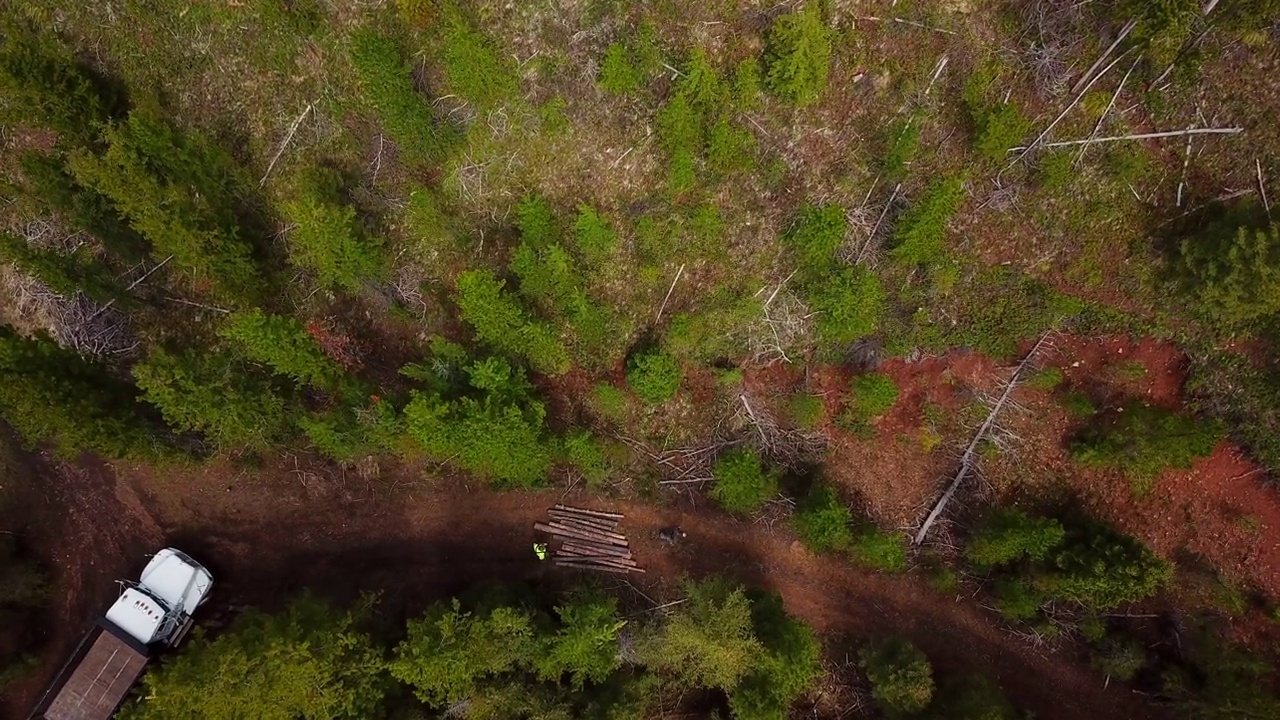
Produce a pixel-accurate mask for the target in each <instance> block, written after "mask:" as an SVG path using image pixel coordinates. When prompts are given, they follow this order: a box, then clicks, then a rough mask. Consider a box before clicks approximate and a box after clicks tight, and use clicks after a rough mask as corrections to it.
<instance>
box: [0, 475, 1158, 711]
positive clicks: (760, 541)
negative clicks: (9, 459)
mask: <svg viewBox="0 0 1280 720" xmlns="http://www.w3.org/2000/svg"><path fill="white" fill-rule="evenodd" d="M35 465H36V466H34V467H33V468H32V469H33V471H35V472H40V473H42V474H44V475H45V476H46V478H47V480H48V482H45V483H43V484H42V485H41V486H40V488H39V489H37V490H33V493H32V496H31V497H29V498H27V502H26V508H25V509H26V511H27V517H28V520H29V522H30V523H31V529H30V531H31V532H32V534H33V536H34V538H35V539H36V540H37V541H38V542H39V543H40V545H41V546H42V547H45V548H49V552H50V553H51V554H52V557H51V558H50V559H51V560H52V561H53V562H52V565H53V567H54V573H55V578H54V582H55V583H56V588H57V591H56V592H55V593H54V598H55V601H54V603H53V607H52V608H51V612H52V613H54V614H56V616H57V617H56V618H50V620H51V623H50V626H51V627H54V628H57V630H56V631H55V632H56V635H55V636H54V637H53V638H51V642H50V643H49V648H48V650H47V654H46V657H45V660H46V662H45V667H46V676H47V674H48V673H51V672H52V671H53V669H54V666H55V665H56V662H57V660H58V658H60V657H61V656H62V655H63V654H64V653H66V652H67V651H68V649H69V647H70V645H71V644H72V643H73V642H74V640H75V637H76V636H77V634H78V633H79V632H80V631H81V630H82V629H83V627H85V625H86V623H88V622H89V621H90V620H91V618H92V617H93V616H94V614H95V613H98V612H100V611H101V609H102V608H103V607H105V606H106V603H108V602H109V600H110V599H111V597H112V593H113V592H114V590H113V583H112V581H113V580H114V579H116V578H118V577H124V576H126V575H127V574H131V573H133V572H135V571H136V569H137V566H139V565H140V561H141V557H142V555H143V554H144V553H146V552H152V551H154V549H155V548H157V547H159V546H160V544H161V543H166V542H167V543H172V544H175V545H178V546H180V547H182V548H184V549H186V550H187V551H189V552H192V553H194V554H195V555H196V556H197V557H199V558H200V559H201V560H203V561H205V562H207V563H208V564H209V565H210V567H211V568H212V569H213V570H214V572H215V574H216V576H217V579H218V587H217V589H216V591H215V596H214V603H213V607H211V608H208V609H207V610H206V611H204V613H203V618H202V621H203V622H204V623H205V624H207V625H213V626H215V627H216V626H218V625H220V624H222V623H225V622H227V621H228V620H229V619H230V618H231V617H233V614H234V612H235V611H236V610H238V609H239V608H240V607H243V606H247V605H256V606H263V607H267V608H270V607H276V606H279V605H281V604H282V603H284V602H285V601H287V600H288V599H289V597H290V596H291V595H293V594H295V593H297V592H299V591H302V590H303V589H310V590H312V591H313V592H315V593H317V594H320V595H323V596H326V597H331V598H333V599H335V600H336V601H339V602H342V601H347V600H350V599H352V598H354V597H355V596H356V595H358V594H359V593H361V592H365V591H374V592H377V591H382V601H383V602H382V605H381V607H382V612H384V613H416V612H419V611H420V610H421V608H422V607H423V606H424V605H425V604H426V603H428V602H430V601H432V600H435V599H439V598H442V597H447V596H449V595H450V594H453V593H457V592H459V591H461V590H462V589H464V588H466V587H467V586H468V585H471V584H473V583H475V582H478V581H485V580H530V581H539V582H551V583H557V582H561V581H563V580H564V579H565V578H567V577H568V575H566V574H565V571H563V570H561V569H558V568H553V567H552V566H551V564H550V563H540V562H539V561H538V560H537V559H536V558H535V557H534V554H533V552H532V539H533V533H532V531H531V529H532V526H533V524H534V523H535V522H537V521H539V520H540V519H542V518H545V515H546V511H547V508H548V507H550V506H551V505H553V504H555V503H556V502H560V501H562V500H566V501H569V502H571V503H574V504H577V505H580V506H593V507H601V503H600V502H599V501H597V500H593V499H591V498H589V497H585V496H574V495H569V496H564V495H563V494H562V493H560V492H558V491H545V492H509V493H494V492H482V491H478V489H469V488H467V487H466V486H465V485H463V484H462V483H461V482H459V481H456V480H454V481H440V482H439V483H436V484H435V486H428V485H426V484H423V483H422V482H421V481H417V482H416V483H415V481H413V480H411V479H410V475H411V474H413V475H416V473H410V471H408V470H407V469H393V470H390V471H388V470H387V469H383V470H382V471H381V472H380V474H379V475H378V476H377V477H372V476H366V477H365V478H364V479H356V478H355V477H354V476H353V475H352V474H350V473H346V474H343V473H341V472H339V471H334V470H332V469H327V468H323V467H320V466H315V467H310V468H309V467H308V466H307V465H306V464H304V463H300V462H298V463H296V464H295V463H293V462H289V463H285V464H281V465H280V466H277V467H269V468H265V469H263V470H261V471H259V470H257V469H255V470H254V471H252V472H248V471H243V470H238V469H234V468H231V467H228V466H225V465H222V466H216V465H215V466H211V467H205V468H199V469H196V470H193V471H189V472H176V473H169V474H166V475H165V476H164V477H154V476H151V475H149V474H146V473H143V472H139V471H135V470H130V469H121V470H120V471H119V472H117V471H116V470H115V469H113V468H111V467H108V466H105V465H101V464H90V465H83V466H72V465H66V464H53V463H42V462H38V461H37V462H36V463H35ZM607 507H608V508H609V509H611V510H616V511H618V512H622V513H625V515H626V518H625V519H624V520H623V521H622V525H621V529H624V530H625V532H626V533H627V534H628V536H629V537H630V538H631V540H632V544H633V547H634V548H635V554H636V558H637V559H638V560H639V561H640V563H641V565H642V566H643V567H645V569H646V570H647V573H646V574H645V575H639V576H631V577H629V578H627V579H626V580H625V581H624V580H614V579H612V578H611V577H609V578H608V579H606V580H605V581H606V582H617V583H619V585H621V586H622V588H623V589H624V590H625V591H628V592H636V593H637V597H639V594H641V593H642V594H643V595H644V596H648V597H650V598H653V599H655V600H657V601H661V600H662V599H670V598H673V597H675V596H676V595H677V593H678V591H679V590H678V582H679V579H680V578H681V577H683V576H685V575H693V576H703V575H707V574H712V573H725V574H728V575H730V576H733V577H735V578H737V579H739V580H741V581H743V582H746V583H748V584H751V585H756V586H760V587H763V588H766V589H770V590H775V591H777V592H779V593H781V595H782V597H783V599H784V601H785V603H786V606H787V609H788V610H789V611H790V612H792V613H794V614H796V615H798V616H799V617H801V618H803V619H804V620H805V621H807V622H808V623H810V624H811V625H812V626H813V627H814V629H815V631H817V632H818V633H819V634H820V635H821V636H822V638H823V640H824V642H825V643H826V644H827V646H828V647H829V648H839V647H840V644H841V643H846V642H847V644H848V647H849V650H850V653H851V654H852V652H853V650H854V649H855V648H856V646H857V642H858V641H860V640H862V639H865V638H869V637H881V636H885V635H888V634H899V635H903V636H905V637H907V638H909V639H910V640H911V641H912V642H914V643H916V644H917V645H918V646H919V647H920V648H921V649H923V650H924V651H925V652H926V653H927V654H928V655H929V656H930V658H931V659H932V660H933V661H934V664H935V667H937V669H938V672H939V674H940V675H941V674H947V673H969V672H984V671H985V672H990V673H992V674H993V675H994V676H995V677H996V679H997V680H998V681H999V682H1000V684H1001V685H1002V686H1003V687H1004V689H1005V691H1006V692H1007V693H1008V694H1009V696H1010V697H1011V699H1013V700H1014V701H1015V702H1016V703H1017V704H1018V705H1019V706H1020V707H1022V708H1025V709H1026V710H1030V711H1033V712H1034V713H1035V716H1036V717H1037V718H1041V719H1042V720H1050V719H1053V718H1061V719H1062V720H1068V719H1075V718H1082V717H1089V718H1126V719H1129V718H1150V717H1157V715H1156V714H1155V713H1154V712H1153V710H1152V709H1151V708H1149V707H1147V706H1146V705H1144V704H1143V703H1142V702H1141V701H1140V700H1139V698H1138V697H1137V696H1136V695H1133V694H1131V693H1130V692H1129V691H1128V690H1123V689H1119V687H1118V685H1115V686H1112V688H1111V689H1109V690H1108V689H1106V688H1105V687H1104V682H1103V679H1102V678H1100V677H1097V676H1095V675H1093V674H1090V673H1089V672H1087V671H1086V670H1085V669H1083V668H1082V667H1080V666H1079V664H1078V663H1074V662H1072V661H1071V660H1072V659H1071V658H1065V657H1062V656H1061V655H1055V654H1054V653H1053V652H1051V651H1048V650H1043V649H1040V650H1037V649H1035V648H1033V647H1031V646H1030V645H1028V644H1027V643H1026V642H1024V641H1023V640H1021V639H1018V638H1016V637H1014V636H1013V635H1012V634H1010V633H1009V632H1007V631H1005V630H1002V629H1001V628H1000V627H999V626H998V625H997V624H996V623H995V622H994V620H993V618H992V617H991V616H990V615H989V614H987V613H986V612H985V611H983V610H982V609H981V608H979V607H978V606H976V604H975V603H974V602H972V601H970V600H969V599H968V598H952V597H943V596H940V595H939V594H938V593H937V592H936V591H933V590H931V589H930V588H929V587H928V586H926V585H925V584H924V583H923V582H921V581H919V580H918V579H913V578H907V577H897V576H885V575H877V574H873V573H868V572H863V571H860V570H858V569H856V568H854V567H852V566H850V565H849V564H848V563H847V562H845V561H842V560H840V559H838V558H829V557H817V556H814V555H813V554H811V553H809V552H808V551H807V550H805V549H804V548H803V547H802V546H801V545H800V544H799V543H798V542H796V541H795V540H794V538H793V537H791V536H790V535H789V534H788V533H787V532H786V531H784V530H783V529H781V527H780V526H779V527H778V528H771V527H770V526H768V525H766V524H763V523H756V524H753V523H750V522H744V521H739V520H735V519H733V518H731V517H729V516H727V515H725V514H723V513H721V512H719V511H717V510H714V509H713V508H711V507H710V506H706V505H695V504H693V503H691V502H689V501H687V500H684V501H681V502H679V503H675V504H671V505H668V506H665V507H657V506H653V505H646V504H641V503H636V502H610V503H608V505H607ZM672 523H675V524H679V525H680V526H681V527H682V528H684V529H685V530H686V531H687V532H688V538H687V539H686V540H684V541H683V542H682V543H681V544H680V545H677V546H675V547H669V546H667V545H665V544H663V543H662V542H660V541H659V540H658V538H657V537H656V535H655V533H656V530H657V529H658V528H660V527H662V526H665V525H669V524H672ZM624 582H630V583H631V584H632V585H633V587H632V588H627V587H626V586H625V585H624V584H623V583H624ZM966 594H967V593H966ZM45 679H47V678H46V677H41V678H40V679H39V681H40V682H43V681H44V680H45ZM38 690H39V687H38V684H37V683H34V682H33V683H32V685H31V686H30V687H27V688H24V689H23V691H22V692H21V693H20V695H22V697H12V698H9V699H8V703H7V705H8V707H6V708H5V709H6V710H7V713H6V714H7V716H9V717H20V716H22V713H23V712H24V711H25V710H26V709H27V708H28V707H29V705H30V702H31V701H32V700H33V696H34V693H36V692H38Z"/></svg>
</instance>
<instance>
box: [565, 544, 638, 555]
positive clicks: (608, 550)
mask: <svg viewBox="0 0 1280 720" xmlns="http://www.w3.org/2000/svg"><path fill="white" fill-rule="evenodd" d="M561 547H563V548H565V549H571V550H578V551H585V552H592V553H596V554H597V555H616V556H618V557H630V556H631V551H630V550H628V549H627V548H620V547H618V546H616V545H600V544H598V543H587V542H571V541H568V540H566V541H565V542H564V544H563V545H561Z"/></svg>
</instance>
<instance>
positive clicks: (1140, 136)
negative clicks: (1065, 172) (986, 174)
mask: <svg viewBox="0 0 1280 720" xmlns="http://www.w3.org/2000/svg"><path fill="white" fill-rule="evenodd" d="M1242 132H1244V128H1238V127H1235V128H1190V129H1187V130H1169V131H1166V132H1153V133H1137V134H1135V135H1112V136H1110V137H1100V138H1093V139H1092V140H1089V139H1085V140H1063V141H1060V142H1051V143H1045V144H1044V147H1047V148H1055V147H1069V146H1072V145H1083V144H1085V143H1088V142H1100V143H1101V142H1119V141H1121V140H1150V139H1152V138H1167V137H1184V136H1186V135H1237V134H1239V133H1242ZM1029 149H1030V147H1016V148H1009V152H1018V151H1024V152H1025V151H1026V150H1029Z"/></svg>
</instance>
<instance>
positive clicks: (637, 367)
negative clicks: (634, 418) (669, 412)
mask: <svg viewBox="0 0 1280 720" xmlns="http://www.w3.org/2000/svg"><path fill="white" fill-rule="evenodd" d="M683 377H684V371H683V370H681V369H680V363H679V361H677V360H676V359H675V358H674V357H672V356H671V355H668V354H667V353H664V352H662V351H660V350H642V351H640V352H637V353H635V354H634V355H632V356H631V358H630V359H629V360H627V385H628V386H629V387H630V388H631V391H632V392H634V393H635V394H636V395H637V396H638V397H639V398H640V399H641V400H644V401H645V402H647V403H652V404H657V403H662V402H666V401H667V400H670V399H671V398H673V397H675V395H676V392H678V391H679V390H680V381H681V380H682V379H683Z"/></svg>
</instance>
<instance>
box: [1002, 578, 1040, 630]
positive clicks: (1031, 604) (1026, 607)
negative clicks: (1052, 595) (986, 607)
mask: <svg viewBox="0 0 1280 720" xmlns="http://www.w3.org/2000/svg"><path fill="white" fill-rule="evenodd" d="M991 592H992V594H993V595H994V596H995V601H996V610H998V611H999V612H1000V614H1001V615H1002V616H1004V619H1006V620H1008V621H1010V622H1025V621H1027V620H1031V619H1033V618H1035V617H1036V616H1037V615H1039V614H1040V606H1042V605H1044V602H1045V597H1044V596H1043V595H1041V594H1040V593H1038V592H1036V590H1035V588H1033V587H1032V586H1031V585H1030V583H1028V582H1027V581H1026V580H1024V579H1022V578H1018V577H1004V578H1000V579H998V580H997V581H996V583H995V586H994V588H993V589H992V591H991Z"/></svg>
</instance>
